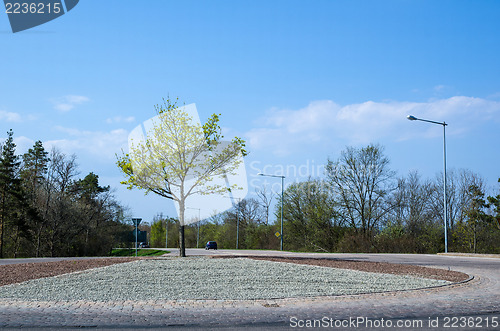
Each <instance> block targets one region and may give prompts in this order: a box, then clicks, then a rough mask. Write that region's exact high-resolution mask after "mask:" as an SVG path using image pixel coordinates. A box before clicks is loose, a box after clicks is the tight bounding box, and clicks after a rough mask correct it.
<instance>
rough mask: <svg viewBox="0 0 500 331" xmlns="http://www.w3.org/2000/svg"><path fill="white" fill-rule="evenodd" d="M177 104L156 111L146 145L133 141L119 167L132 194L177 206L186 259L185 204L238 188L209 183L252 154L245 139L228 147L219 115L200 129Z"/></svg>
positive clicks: (172, 102)
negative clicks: (142, 193)
mask: <svg viewBox="0 0 500 331" xmlns="http://www.w3.org/2000/svg"><path fill="white" fill-rule="evenodd" d="M177 102H178V99H176V100H170V99H169V98H167V99H164V100H163V104H160V105H156V106H155V110H156V113H157V114H158V115H157V116H156V117H155V120H154V121H153V123H152V127H151V128H150V130H149V131H148V132H147V135H146V141H131V144H130V146H129V153H128V154H124V155H122V156H119V157H117V158H118V160H117V165H118V168H119V169H120V170H121V171H122V173H123V174H124V175H125V177H126V179H125V180H124V181H122V182H121V183H122V184H124V185H127V188H128V189H132V188H134V187H135V188H139V189H143V190H145V192H146V193H149V192H153V193H155V194H158V195H160V196H162V197H165V198H167V199H172V200H173V201H174V202H176V203H177V204H178V206H179V222H180V227H179V238H180V244H181V249H180V255H181V256H185V237H184V235H185V233H184V232H185V228H184V225H185V223H184V212H185V208H186V199H187V198H188V197H189V196H192V195H195V194H222V193H225V192H227V191H228V190H229V191H230V190H231V189H237V188H238V187H237V186H232V187H230V188H227V187H226V186H225V185H213V184H210V183H211V180H212V179H213V178H216V177H221V176H225V175H227V174H232V173H233V172H234V171H235V170H236V169H237V167H238V166H239V163H240V161H239V156H240V155H246V154H247V152H246V150H245V148H244V147H245V142H244V141H243V140H242V139H241V138H234V139H233V141H232V142H231V143H230V144H228V145H227V146H225V145H223V144H222V143H221V138H222V133H221V128H220V126H219V116H220V114H213V115H212V116H211V117H210V118H209V119H208V121H207V122H206V123H205V124H204V125H200V124H198V123H194V122H193V121H192V118H191V117H190V116H189V114H188V113H186V112H185V111H184V110H183V109H182V108H181V107H178V106H177ZM193 178H194V179H195V180H194V181H189V179H193Z"/></svg>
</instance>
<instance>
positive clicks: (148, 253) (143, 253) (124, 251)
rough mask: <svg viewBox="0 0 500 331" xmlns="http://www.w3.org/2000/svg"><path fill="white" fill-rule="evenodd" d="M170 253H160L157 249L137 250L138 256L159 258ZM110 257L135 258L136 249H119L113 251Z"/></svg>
mask: <svg viewBox="0 0 500 331" xmlns="http://www.w3.org/2000/svg"><path fill="white" fill-rule="evenodd" d="M167 253H170V252H169V251H159V250H156V249H144V248H140V249H138V250H137V256H159V255H163V254H167ZM109 256H135V249H133V248H118V249H113V250H112V251H111V254H110V255H109Z"/></svg>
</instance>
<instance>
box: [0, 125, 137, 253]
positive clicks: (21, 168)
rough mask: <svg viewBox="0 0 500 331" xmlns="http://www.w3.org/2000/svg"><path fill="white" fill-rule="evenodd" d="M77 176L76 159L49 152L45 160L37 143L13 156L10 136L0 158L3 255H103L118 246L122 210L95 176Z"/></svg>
mask: <svg viewBox="0 0 500 331" xmlns="http://www.w3.org/2000/svg"><path fill="white" fill-rule="evenodd" d="M21 159H22V161H23V162H22V164H21V162H20V160H21ZM76 174H77V166H76V162H75V157H74V156H70V157H67V156H66V155H64V154H62V153H60V152H59V151H57V150H55V149H53V150H52V152H51V154H50V157H49V154H48V153H47V152H45V149H44V148H43V145H42V143H41V142H40V141H37V142H36V143H35V144H34V146H33V148H30V149H29V150H28V152H27V153H25V154H24V155H22V157H19V156H17V155H16V154H15V144H14V142H13V133H12V131H10V132H9V133H8V138H7V140H6V141H5V143H4V144H3V146H2V153H1V155H0V254H1V255H2V256H4V257H30V256H36V257H38V256H82V255H107V254H108V253H109V251H110V249H111V248H112V247H113V246H115V245H118V244H119V242H120V240H122V239H123V238H122V234H123V233H124V232H125V229H126V228H127V226H126V225H125V224H123V209H122V207H121V206H120V205H119V204H118V203H117V202H116V201H115V199H114V197H113V196H112V195H111V193H110V192H109V187H101V186H100V185H99V181H98V176H97V175H96V174H94V173H90V174H88V175H87V176H86V177H85V178H83V179H76V178H75V177H76Z"/></svg>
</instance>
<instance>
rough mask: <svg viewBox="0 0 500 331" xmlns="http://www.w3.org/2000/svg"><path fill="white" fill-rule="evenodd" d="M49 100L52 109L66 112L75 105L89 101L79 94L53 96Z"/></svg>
mask: <svg viewBox="0 0 500 331" xmlns="http://www.w3.org/2000/svg"><path fill="white" fill-rule="evenodd" d="M50 101H51V102H52V104H53V105H54V109H56V110H59V111H61V112H68V111H70V110H72V109H73V108H75V107H76V106H77V105H80V104H82V103H84V102H87V101H90V99H89V98H87V97H85V96H81V95H66V96H64V97H59V98H53V99H51V100H50Z"/></svg>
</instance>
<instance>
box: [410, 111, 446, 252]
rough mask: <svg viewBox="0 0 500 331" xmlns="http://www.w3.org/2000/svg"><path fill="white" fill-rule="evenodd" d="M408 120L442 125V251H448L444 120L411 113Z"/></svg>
mask: <svg viewBox="0 0 500 331" xmlns="http://www.w3.org/2000/svg"><path fill="white" fill-rule="evenodd" d="M406 118H407V119H409V120H410V121H422V122H428V123H433V124H439V125H442V126H443V168H444V173H443V185H444V188H443V199H444V201H443V206H444V252H445V253H448V207H447V202H446V126H447V125H448V124H446V122H436V121H430V120H424V119H421V118H416V117H415V116H413V115H408V116H407V117H406Z"/></svg>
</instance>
